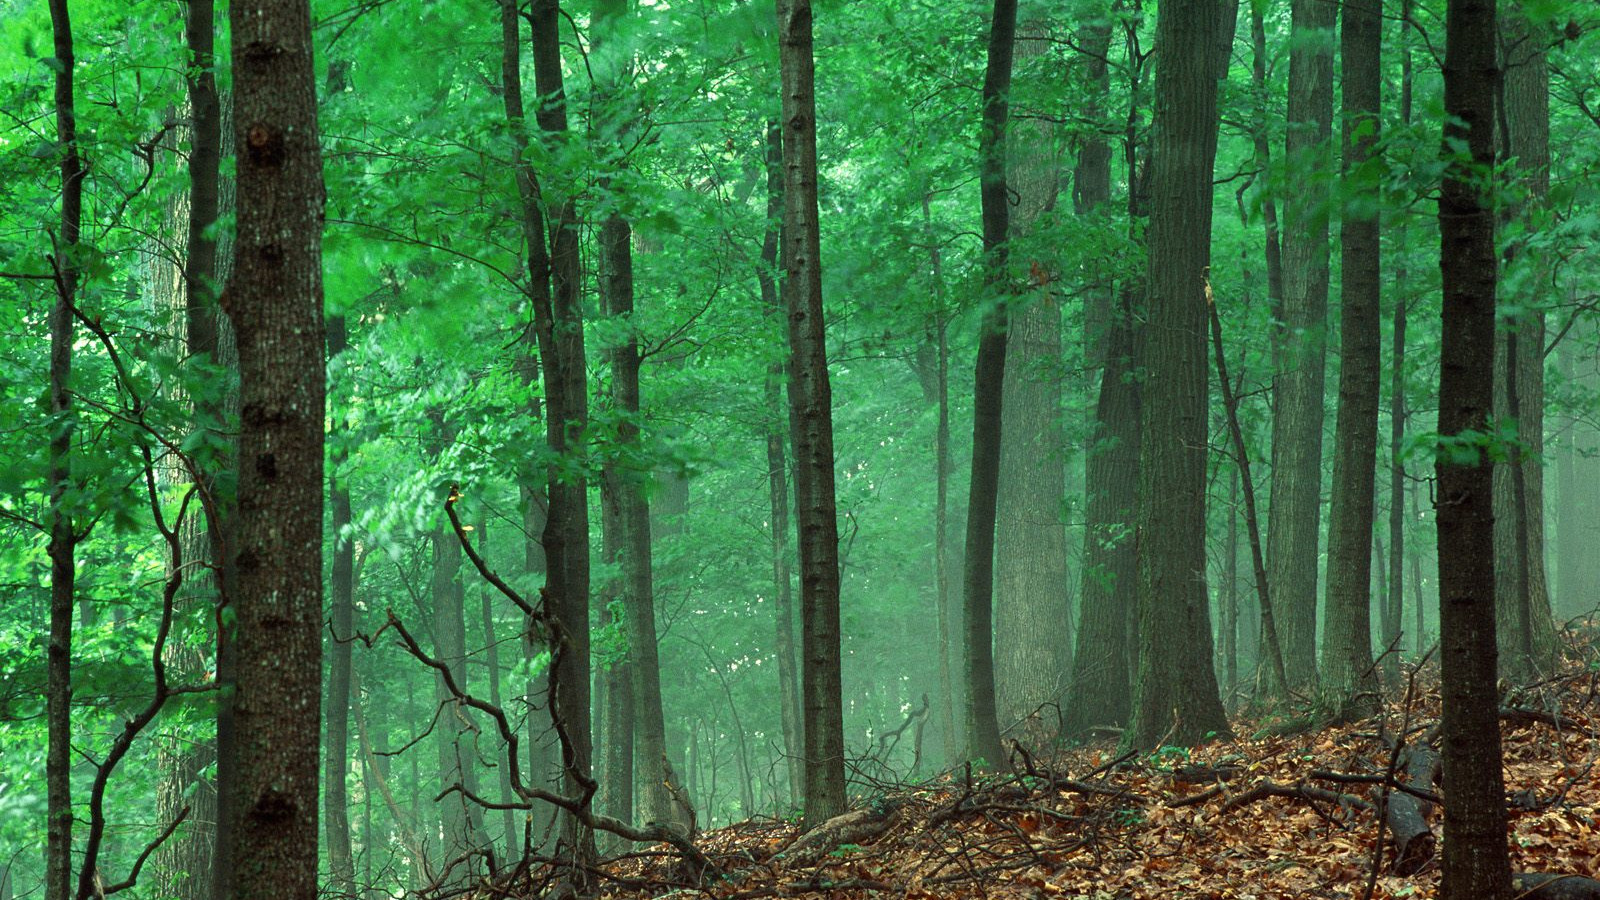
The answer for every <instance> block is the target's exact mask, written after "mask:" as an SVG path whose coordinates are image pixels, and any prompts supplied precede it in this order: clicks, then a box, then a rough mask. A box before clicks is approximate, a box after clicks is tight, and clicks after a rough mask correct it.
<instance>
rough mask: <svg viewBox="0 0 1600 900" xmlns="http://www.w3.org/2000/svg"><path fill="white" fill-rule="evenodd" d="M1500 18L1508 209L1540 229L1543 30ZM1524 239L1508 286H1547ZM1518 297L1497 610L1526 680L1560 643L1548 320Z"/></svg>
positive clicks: (1511, 256) (1499, 474)
mask: <svg viewBox="0 0 1600 900" xmlns="http://www.w3.org/2000/svg"><path fill="white" fill-rule="evenodd" d="M1502 21H1503V24H1504V27H1503V29H1502V32H1501V42H1502V46H1503V48H1504V49H1503V50H1502V55H1503V56H1504V72H1503V76H1502V78H1503V80H1502V81H1501V84H1500V89H1501V91H1502V92H1503V93H1502V96H1501V97H1500V115H1501V120H1500V125H1501V128H1502V139H1503V149H1504V154H1505V156H1506V157H1507V158H1509V159H1514V160H1515V161H1516V162H1515V166H1514V168H1513V170H1512V171H1513V174H1514V176H1515V177H1516V178H1517V180H1518V181H1519V182H1521V186H1522V188H1523V190H1524V195H1523V196H1522V198H1521V201H1520V202H1518V203H1515V204H1514V205H1508V207H1507V208H1506V209H1505V214H1506V215H1507V216H1508V217H1513V218H1517V219H1521V220H1522V221H1523V223H1524V224H1525V226H1526V228H1528V229H1535V230H1537V229H1538V228H1539V220H1540V218H1541V217H1542V214H1543V208H1544V205H1545V197H1546V195H1548V194H1549V191H1550V75H1549V67H1548V64H1547V63H1546V58H1545V57H1546V51H1545V44H1544V38H1543V37H1542V32H1541V31H1540V26H1537V25H1535V24H1533V23H1532V22H1530V21H1529V19H1528V17H1527V15H1526V14H1525V13H1523V12H1522V11H1520V10H1516V11H1511V12H1508V14H1507V15H1506V17H1505V18H1504V19H1503V20H1502ZM1523 244H1524V242H1522V241H1515V242H1513V243H1511V244H1510V245H1509V246H1507V247H1506V249H1505V257H1504V264H1505V266H1506V268H1507V270H1508V272H1512V271H1516V270H1531V271H1527V272H1525V273H1523V274H1521V275H1520V276H1519V277H1516V278H1511V279H1508V282H1509V283H1511V284H1527V285H1542V284H1544V283H1546V282H1547V281H1548V280H1549V277H1548V275H1547V274H1546V265H1545V264H1544V263H1543V261H1542V260H1541V259H1539V257H1538V256H1537V255H1536V254H1535V253H1530V252H1528V251H1527V250H1526V249H1525V247H1524V245H1523ZM1512 299H1513V300H1517V299H1519V298H1515V297H1513V298H1512ZM1520 299H1521V300H1522V302H1520V303H1519V304H1518V306H1520V307H1521V308H1522V309H1523V312H1521V313H1520V314H1519V315H1518V316H1517V317H1516V318H1515V320H1514V321H1513V322H1512V323H1511V325H1510V327H1509V328H1507V329H1506V330H1504V331H1503V332H1502V333H1501V334H1500V336H1499V341H1500V346H1499V347H1497V348H1496V360H1497V363H1499V364H1500V365H1502V368H1501V372H1503V373H1504V375H1503V379H1502V385H1503V386H1502V388H1501V389H1500V390H1498V392H1497V399H1496V410H1497V418H1501V417H1503V418H1506V419H1509V420H1510V421H1511V422H1513V423H1515V425H1516V429H1517V443H1516V445H1515V446H1513V447H1512V448H1510V453H1509V456H1510V460H1509V461H1508V462H1506V463H1504V464H1501V465H1499V466H1496V468H1495V480H1496V488H1495V495H1496V501H1495V521H1496V548H1497V549H1496V552H1497V553H1498V554H1499V556H1500V559H1501V560H1504V561H1506V562H1509V563H1510V565H1509V566H1504V567H1501V568H1499V569H1497V581H1496V596H1497V599H1496V608H1497V610H1498V627H1499V634H1500V660H1501V668H1502V669H1503V670H1504V672H1505V674H1508V675H1510V676H1511V677H1514V678H1522V679H1528V678H1533V677H1537V676H1539V675H1541V674H1548V673H1549V672H1550V671H1552V670H1553V669H1554V667H1555V664H1556V661H1557V657H1558V655H1559V645H1558V642H1557V639H1556V633H1555V625H1554V623H1553V622H1552V620H1551V617H1550V590H1549V581H1548V575H1547V571H1546V568H1545V560H1544V555H1545V554H1544V545H1545V539H1544V532H1545V528H1544V525H1545V523H1544V466H1543V451H1544V357H1545V347H1544V342H1545V321H1544V318H1545V317H1544V310H1543V309H1542V308H1541V307H1540V299H1539V297H1538V296H1537V295H1536V294H1535V293H1529V294H1526V295H1524V296H1523V297H1521V298H1520ZM1502 414H1503V415H1502ZM1507 569H1509V571H1506V570H1507ZM1508 576H1509V577H1508Z"/></svg>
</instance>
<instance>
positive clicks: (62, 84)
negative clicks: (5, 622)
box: [44, 0, 84, 900]
mask: <svg viewBox="0 0 1600 900" xmlns="http://www.w3.org/2000/svg"><path fill="white" fill-rule="evenodd" d="M50 25H51V30H52V33H53V34H54V38H55V65H54V67H53V68H54V69H55V107H56V142H57V144H58V149H57V150H56V152H57V153H59V154H60V156H61V160H60V171H61V219H60V228H61V230H60V232H59V233H58V234H57V235H55V239H54V246H53V247H51V256H50V259H51V265H52V267H53V268H54V270H55V288H56V297H55V303H54V304H53V305H52V306H51V308H50V386H49V393H50V448H49V453H50V471H49V476H48V478H49V491H50V511H49V518H48V521H49V523H50V544H49V550H48V555H49V557H50V636H49V643H48V645H47V648H46V651H45V662H46V675H45V680H46V684H45V707H46V716H45V717H46V720H47V726H46V731H47V741H46V744H47V746H46V751H45V796H46V801H45V816H46V820H47V822H46V827H45V831H46V837H45V844H46V846H45V884H44V886H45V900H67V897H68V896H69V891H70V890H71V879H72V616H73V612H74V603H75V602H76V600H77V595H76V594H77V592H76V589H75V580H76V571H77V562H76V556H77V548H78V534H77V530H76V527H75V526H74V524H73V520H72V515H71V513H69V512H68V510H67V504H68V502H69V500H70V497H69V495H70V493H71V491H72V487H73V480H72V468H71V463H72V443H73V438H74V432H75V428H74V424H75V422H74V416H73V410H72V393H71V391H72V341H73V337H72V335H73V331H74V328H73V324H72V316H73V307H74V305H75V304H76V303H77V293H78V260H77V255H78V237H79V232H80V229H81V222H82V218H83V176H84V168H83V161H82V158H81V157H80V156H79V155H78V124H77V109H76V106H75V101H74V98H73V71H74V67H75V65H76V62H75V57H74V55H73V40H72V20H71V18H70V17H69V15H68V11H67V0H50Z"/></svg>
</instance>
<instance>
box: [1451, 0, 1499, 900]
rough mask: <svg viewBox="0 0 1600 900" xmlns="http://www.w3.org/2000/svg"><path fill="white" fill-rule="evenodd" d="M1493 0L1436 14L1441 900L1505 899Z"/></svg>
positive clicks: (1471, 0)
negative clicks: (1493, 420) (1439, 31)
mask: <svg viewBox="0 0 1600 900" xmlns="http://www.w3.org/2000/svg"><path fill="white" fill-rule="evenodd" d="M1495 18H1496V17H1495V4H1494V2H1493V0H1449V4H1448V6H1447V8H1446V14H1445V60H1444V109H1445V116H1446V120H1445V129H1444V147H1443V154H1444V158H1445V160H1446V162H1447V168H1446V170H1445V174H1444V183H1443V186H1442V187H1441V190H1440V194H1439V233H1440V252H1439V270H1440V275H1441V277H1442V279H1443V288H1444V308H1443V312H1442V319H1441V328H1442V341H1443V343H1442V348H1441V357H1440V364H1439V440H1440V442H1441V446H1440V447H1439V450H1438V456H1437V458H1436V460H1435V463H1434V472H1435V476H1436V477H1437V478H1438V495H1437V500H1436V501H1435V505H1434V510H1435V518H1434V521H1435V524H1436V525H1437V528H1438V536H1439V630H1440V653H1441V656H1440V680H1441V685H1442V688H1441V692H1442V698H1443V712H1442V715H1441V717H1440V735H1441V737H1442V739H1443V748H1442V755H1443V762H1444V767H1443V768H1444V781H1443V788H1444V793H1445V796H1447V797H1449V798H1450V801H1449V802H1448V803H1446V804H1445V809H1444V830H1445V835H1446V840H1445V842H1444V857H1443V862H1442V864H1441V866H1440V871H1441V874H1442V876H1443V883H1442V886H1441V891H1440V896H1441V897H1442V898H1444V900H1468V898H1472V900H1506V898H1509V897H1510V896H1511V866H1510V861H1509V857H1508V855H1507V849H1506V808H1505V780H1504V774H1503V772H1502V769H1501V763H1500V698H1499V694H1498V692H1497V691H1496V689H1495V678H1496V671H1495V663H1496V655H1497V651H1496V648H1495V604H1494V584H1495V562H1496V559H1495V553H1494V510H1493V489H1494V488H1493V468H1492V465H1491V462H1490V456H1489V450H1490V447H1489V446H1488V440H1487V437H1486V436H1487V435H1488V434H1489V433H1490V432H1489V431H1488V430H1487V427H1488V425H1489V417H1490V415H1491V414H1492V412H1493V407H1494V368H1493V361H1494V341H1495V284H1496V276H1497V268H1498V260H1497V259H1496V254H1495V221H1494V215H1495V214H1494V205H1493V201H1492V197H1491V196H1490V195H1489V193H1488V189H1487V186H1488V184H1489V179H1488V173H1489V172H1490V171H1491V169H1492V167H1493V166H1494V157H1495V153H1494V112H1495V83H1496V80H1497V79H1498V78H1499V75H1500V72H1499V69H1498V67H1497V66H1496V64H1495V44H1496V31H1495Z"/></svg>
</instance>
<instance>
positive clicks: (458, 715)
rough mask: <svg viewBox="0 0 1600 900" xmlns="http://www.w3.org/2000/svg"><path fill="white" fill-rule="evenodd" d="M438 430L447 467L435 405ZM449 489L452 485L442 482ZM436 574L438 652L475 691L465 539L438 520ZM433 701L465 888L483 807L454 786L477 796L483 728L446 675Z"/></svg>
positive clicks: (444, 854)
mask: <svg viewBox="0 0 1600 900" xmlns="http://www.w3.org/2000/svg"><path fill="white" fill-rule="evenodd" d="M428 418H429V420H430V421H431V423H432V426H433V429H434V435H433V440H434V447H433V453H434V458H435V460H436V461H437V462H438V463H439V464H440V465H441V466H448V460H449V454H450V445H451V444H452V443H454V441H455V433H454V429H453V428H452V427H451V426H450V425H449V424H448V423H447V422H446V421H445V418H444V413H443V411H442V410H438V409H434V410H432V411H430V413H429V415H428ZM440 487H441V489H442V490H444V491H449V490H450V485H448V484H445V485H441V486H440ZM431 537H432V543H433V573H432V577H431V579H430V584H429V593H430V594H431V596H432V599H433V644H434V646H433V655H434V658H435V659H437V660H439V661H440V662H442V663H443V664H444V665H445V666H446V667H447V668H448V670H449V673H450V677H451V679H453V680H454V681H455V684H456V686H457V687H458V688H460V689H461V690H463V691H470V687H469V684H470V679H469V678H468V675H467V620H466V591H465V589H464V588H463V587H462V584H461V542H460V540H458V539H457V537H456V535H455V532H454V530H453V529H452V528H451V527H450V523H449V522H447V521H443V520H441V521H439V522H438V523H437V524H436V525H435V526H434V530H433V534H432V535H431ZM433 696H434V703H435V704H436V705H437V708H438V719H437V720H436V722H435V725H434V732H433V736H434V745H435V750H436V752H437V754H438V756H437V759H438V774H439V790H440V791H441V794H440V795H439V796H440V797H441V798H442V799H441V800H440V801H439V809H438V815H439V820H438V821H439V825H440V833H441V834H442V835H443V843H442V844H441V845H440V849H441V854H440V857H439V861H440V863H441V870H443V871H444V872H445V882H444V884H445V886H447V887H462V886H465V885H467V884H470V883H472V881H473V880H474V878H475V877H476V870H475V865H476V862H475V860H474V859H473V856H472V854H473V853H474V852H476V851H478V850H481V849H482V848H483V846H484V843H485V842H484V840H483V810H482V809H481V808H480V807H479V806H478V805H477V804H475V803H473V802H472V801H470V800H468V799H467V796H466V794H465V793H463V792H461V791H456V792H453V793H444V792H447V791H449V789H450V788H451V787H452V786H455V785H460V786H461V787H462V788H463V789H464V790H465V791H468V792H471V793H472V794H474V795H477V794H478V793H479V792H478V779H477V769H476V767H475V766H474V765H473V764H472V763H473V760H475V759H476V757H477V749H476V742H475V740H474V738H473V735H474V734H476V733H477V732H478V731H479V729H478V727H477V726H476V725H474V724H473V721H472V711H471V709H470V708H469V707H468V706H467V705H466V704H464V703H462V702H461V701H460V700H459V699H457V698H456V696H455V695H454V694H453V693H452V692H451V690H450V688H449V686H448V685H447V684H446V683H445V680H444V676H443V675H437V676H435V678H434V685H433Z"/></svg>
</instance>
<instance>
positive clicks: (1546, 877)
mask: <svg viewBox="0 0 1600 900" xmlns="http://www.w3.org/2000/svg"><path fill="white" fill-rule="evenodd" d="M1511 883H1512V886H1513V887H1515V888H1516V890H1517V897H1518V898H1519V900H1600V881H1595V880H1594V879H1593V878H1584V877H1583V876H1582V875H1554V874H1550V873H1545V872H1519V873H1517V874H1515V875H1513V876H1511Z"/></svg>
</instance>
